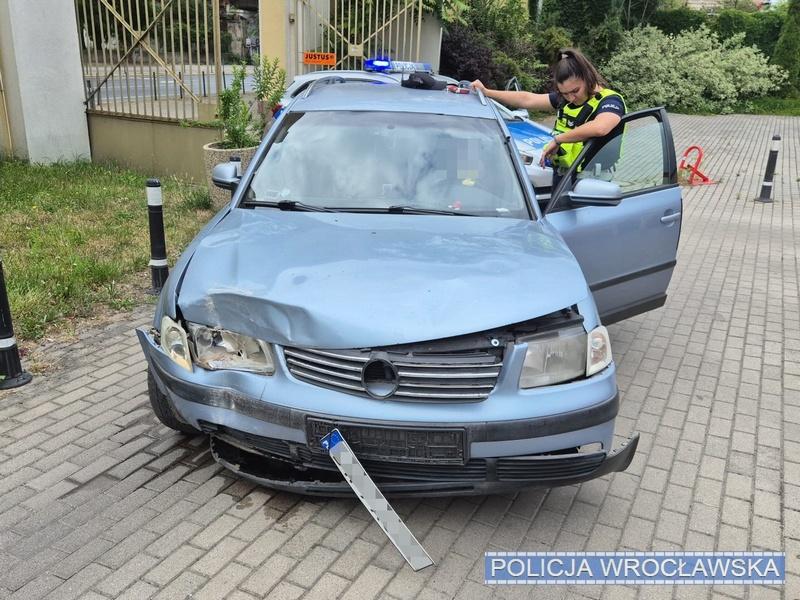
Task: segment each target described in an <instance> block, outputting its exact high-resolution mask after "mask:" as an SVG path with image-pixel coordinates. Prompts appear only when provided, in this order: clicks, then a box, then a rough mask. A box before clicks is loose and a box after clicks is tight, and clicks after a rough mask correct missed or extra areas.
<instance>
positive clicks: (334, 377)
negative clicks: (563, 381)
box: [283, 347, 503, 402]
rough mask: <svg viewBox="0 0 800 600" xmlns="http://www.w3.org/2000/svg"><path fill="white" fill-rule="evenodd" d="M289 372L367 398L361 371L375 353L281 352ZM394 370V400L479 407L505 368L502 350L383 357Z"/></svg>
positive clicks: (288, 350)
mask: <svg viewBox="0 0 800 600" xmlns="http://www.w3.org/2000/svg"><path fill="white" fill-rule="evenodd" d="M283 353H284V355H285V357H286V364H287V365H288V367H289V371H290V372H291V373H292V375H294V376H295V377H296V378H297V379H300V380H301V381H304V382H306V383H310V384H312V385H318V386H321V387H327V388H330V389H335V390H338V391H341V392H346V393H349V394H356V395H361V396H368V394H367V391H366V389H365V388H364V385H363V383H362V379H361V371H362V368H363V367H364V365H365V364H366V363H367V361H369V360H370V358H372V357H373V356H374V355H375V353H373V352H370V351H362V350H333V351H330V350H312V349H310V348H291V347H285V348H284V349H283ZM380 354H381V356H383V357H384V358H386V359H387V360H389V361H391V363H392V364H393V365H394V366H395V368H396V369H397V375H398V380H397V383H398V387H397V390H396V391H395V392H394V393H393V394H392V395H391V396H390V398H392V399H394V400H405V401H412V402H413V401H416V402H431V401H432V402H478V401H480V400H484V399H485V398H486V397H488V396H489V394H490V393H491V391H492V390H493V389H494V386H495V385H496V383H497V378H498V376H499V375H500V368H501V367H502V366H503V362H502V350H501V349H497V350H495V351H474V352H467V353H465V352H451V353H437V354H424V355H415V354H413V353H391V352H382V353H380Z"/></svg>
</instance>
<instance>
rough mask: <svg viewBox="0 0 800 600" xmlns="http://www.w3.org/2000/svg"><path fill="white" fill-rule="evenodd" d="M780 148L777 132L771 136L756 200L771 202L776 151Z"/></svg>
mask: <svg viewBox="0 0 800 600" xmlns="http://www.w3.org/2000/svg"><path fill="white" fill-rule="evenodd" d="M780 149H781V136H779V135H778V134H777V133H776V134H775V135H773V136H772V147H771V148H770V149H769V158H768V159H767V171H766V172H765V173H764V182H763V183H762V184H761V193H760V194H759V195H758V198H756V202H772V198H770V195H771V194H772V179H773V177H774V175H775V165H776V164H777V163H778V151H779V150H780Z"/></svg>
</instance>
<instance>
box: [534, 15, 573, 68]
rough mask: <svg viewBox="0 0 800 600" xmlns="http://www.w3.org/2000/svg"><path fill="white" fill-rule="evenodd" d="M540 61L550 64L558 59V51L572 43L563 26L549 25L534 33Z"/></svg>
mask: <svg viewBox="0 0 800 600" xmlns="http://www.w3.org/2000/svg"><path fill="white" fill-rule="evenodd" d="M534 36H535V38H534V39H535V40H536V44H537V46H538V48H539V58H540V59H541V60H542V62H544V63H546V64H548V65H552V64H553V63H555V62H556V61H557V60H558V51H559V50H561V49H562V48H569V47H570V46H572V45H573V43H572V37H571V36H570V33H569V31H567V30H566V29H564V28H563V27H557V26H555V25H551V26H549V27H547V28H545V29H543V30H542V31H541V32H539V33H537V34H534Z"/></svg>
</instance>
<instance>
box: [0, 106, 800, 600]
mask: <svg viewBox="0 0 800 600" xmlns="http://www.w3.org/2000/svg"><path fill="white" fill-rule="evenodd" d="M673 127H674V133H675V138H676V146H677V147H678V148H679V150H682V149H684V148H685V147H687V146H688V145H689V144H692V143H699V144H701V145H702V146H703V147H704V149H705V150H706V155H707V162H706V163H705V165H704V166H705V167H707V171H708V172H710V173H711V175H712V176H713V177H714V178H715V179H720V180H721V182H720V183H719V184H718V185H715V186H707V187H696V188H692V189H690V190H687V192H686V194H685V200H684V202H685V204H684V225H683V232H682V238H681V246H680V253H679V260H678V267H677V270H676V273H675V277H674V280H673V282H672V286H671V290H670V298H669V300H668V302H667V304H666V306H665V307H664V308H662V309H660V310H658V311H656V312H654V313H650V315H648V316H647V317H646V318H644V317H637V318H634V319H631V320H629V321H627V322H624V323H621V324H618V325H615V326H613V327H612V328H611V336H612V344H613V348H614V354H615V358H616V360H617V364H618V367H619V370H618V373H619V384H620V387H621V390H622V408H621V413H620V416H619V419H618V431H617V433H618V434H619V435H620V436H625V435H627V434H629V433H631V432H632V431H634V430H636V431H640V432H641V433H642V439H641V442H640V444H639V451H638V454H637V456H636V458H635V460H634V461H633V464H632V465H631V467H630V469H629V470H628V471H627V472H625V473H617V474H615V475H613V476H607V477H604V478H602V479H599V480H594V481H592V482H589V483H584V484H582V485H577V486H570V487H563V488H557V489H553V490H550V491H530V492H524V493H519V494H514V495H498V496H486V497H475V498H466V499H463V498H460V499H432V500H413V501H412V500H404V501H402V502H397V503H395V506H396V508H397V509H398V512H400V513H401V514H402V515H403V516H404V517H406V518H407V522H408V525H409V527H410V528H411V530H412V531H413V532H414V533H415V534H416V535H417V537H418V538H419V539H420V540H421V541H422V542H423V544H424V546H425V547H426V549H427V550H428V552H429V553H430V554H431V555H432V556H433V558H434V560H436V562H437V565H436V567H434V568H429V569H425V570H423V571H421V572H419V573H414V572H413V571H411V570H410V569H409V568H408V566H406V565H405V563H404V561H403V560H402V558H401V557H400V555H399V554H398V553H397V552H396V551H395V549H394V547H393V546H392V545H391V543H389V542H388V541H387V539H386V538H385V537H384V535H383V533H382V532H381V531H380V529H379V528H378V527H377V525H375V524H374V523H373V522H372V521H371V519H370V518H369V516H368V514H367V513H366V511H365V510H364V509H363V508H362V507H361V506H360V504H358V503H357V502H356V501H355V500H330V501H328V500H321V499H314V500H307V499H304V498H302V497H299V496H294V495H290V494H283V493H274V492H271V491H269V490H266V489H260V488H256V487H254V486H252V485H251V484H249V483H247V482H245V481H243V480H240V479H237V478H236V477H235V476H233V475H232V474H231V473H228V472H226V471H222V470H221V469H220V468H218V467H217V466H216V465H215V464H214V463H213V462H212V461H211V459H210V456H209V453H208V447H207V443H206V441H205V440H204V439H203V438H189V437H185V436H182V435H178V434H174V433H173V432H171V431H170V430H167V429H165V428H164V427H161V426H159V425H158V424H156V422H155V420H154V417H153V415H152V413H151V412H150V410H149V407H148V405H147V398H146V392H145V372H144V366H145V364H144V360H143V358H142V355H141V353H140V351H139V348H138V344H137V342H136V339H135V337H134V335H133V328H134V326H137V325H140V324H143V323H146V322H148V321H149V313H150V309H149V308H146V309H140V310H137V311H134V312H133V313H131V314H127V315H122V316H121V317H119V319H118V320H117V321H116V322H115V323H113V324H112V325H110V326H108V327H106V328H105V329H98V330H93V331H87V332H85V334H83V335H82V336H81V339H80V340H79V341H77V342H76V343H74V344H71V345H69V346H64V347H53V348H50V349H48V350H47V356H48V357H49V360H52V361H53V362H54V363H55V364H56V369H55V370H54V371H53V372H52V373H51V374H48V375H47V376H41V377H37V378H36V380H35V381H34V383H32V384H30V385H29V386H27V387H25V388H22V389H20V390H18V391H16V392H14V393H8V392H6V393H4V394H3V395H0V565H2V570H1V571H0V599H3V598H9V597H10V598H24V599H25V600H35V599H37V598H41V597H46V598H56V599H59V600H62V599H69V598H92V599H95V598H96V599H102V598H118V597H124V598H135V599H137V600H138V599H143V598H148V597H155V598H186V597H187V596H188V595H190V594H191V597H192V598H195V599H207V598H208V599H220V598H236V599H246V598H253V597H259V598H260V597H264V596H266V595H269V598H300V597H303V598H323V597H324V598H332V597H336V596H338V595H343V596H344V597H346V598H354V599H358V600H363V599H366V598H373V597H382V598H390V597H391V598H398V599H402V598H431V599H434V598H453V597H456V596H457V597H459V598H486V597H489V596H491V595H493V596H494V597H498V598H506V597H508V598H515V597H536V598H565V597H570V598H572V597H587V598H634V597H643V598H648V599H650V598H668V597H672V596H674V597H676V598H707V597H710V596H712V595H713V596H714V597H717V596H719V597H731V598H757V599H759V600H760V599H762V598H767V599H769V598H779V597H782V596H783V595H784V594H785V597H787V598H796V597H798V596H800V561H798V557H797V555H798V553H799V552H800V310H799V309H800V306H798V256H797V248H798V245H797V240H798V239H799V238H800V191H798V188H799V187H800V184H798V181H800V170H799V169H798V161H800V147H798V146H799V145H800V118H773V117H742V116H725V117H682V116H675V117H673ZM775 132H778V133H780V134H782V135H783V139H784V140H785V141H784V144H783V151H782V153H781V156H780V158H779V164H778V175H777V182H776V183H777V184H776V189H775V198H776V202H775V203H774V204H766V205H765V204H760V203H754V202H752V199H753V198H754V197H755V196H756V195H757V194H758V191H759V189H760V180H761V177H762V174H763V168H764V164H765V162H766V157H767V152H768V148H769V142H770V139H771V136H772V134H773V133H775ZM784 548H785V550H786V552H787V556H788V569H789V571H790V572H791V574H790V575H789V577H788V579H787V585H786V587H785V588H784V589H781V588H774V589H769V588H764V587H759V588H754V589H748V588H746V587H742V586H719V587H715V588H713V590H712V589H711V588H709V587H706V586H684V587H670V586H648V587H646V588H642V589H640V588H636V587H625V586H613V587H612V586H605V587H604V586H580V587H577V586H573V587H564V586H559V587H554V586H529V587H528V586H519V587H515V586H506V587H497V588H490V587H486V586H484V585H483V584H482V581H483V553H484V551H487V550H518V549H519V550H550V549H560V550H626V549H638V550H669V549H687V550H712V549H730V550H745V549H753V550H759V549H760V550H781V549H784Z"/></svg>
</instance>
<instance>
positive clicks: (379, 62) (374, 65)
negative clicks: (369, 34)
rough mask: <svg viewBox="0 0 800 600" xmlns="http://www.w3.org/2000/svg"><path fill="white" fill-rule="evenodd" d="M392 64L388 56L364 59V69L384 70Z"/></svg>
mask: <svg viewBox="0 0 800 600" xmlns="http://www.w3.org/2000/svg"><path fill="white" fill-rule="evenodd" d="M391 66H392V61H390V60H389V57H388V56H378V57H376V58H368V59H367V60H365V61H364V70H365V71H377V72H379V73H380V72H386V71H388V70H389V68H390V67H391Z"/></svg>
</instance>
